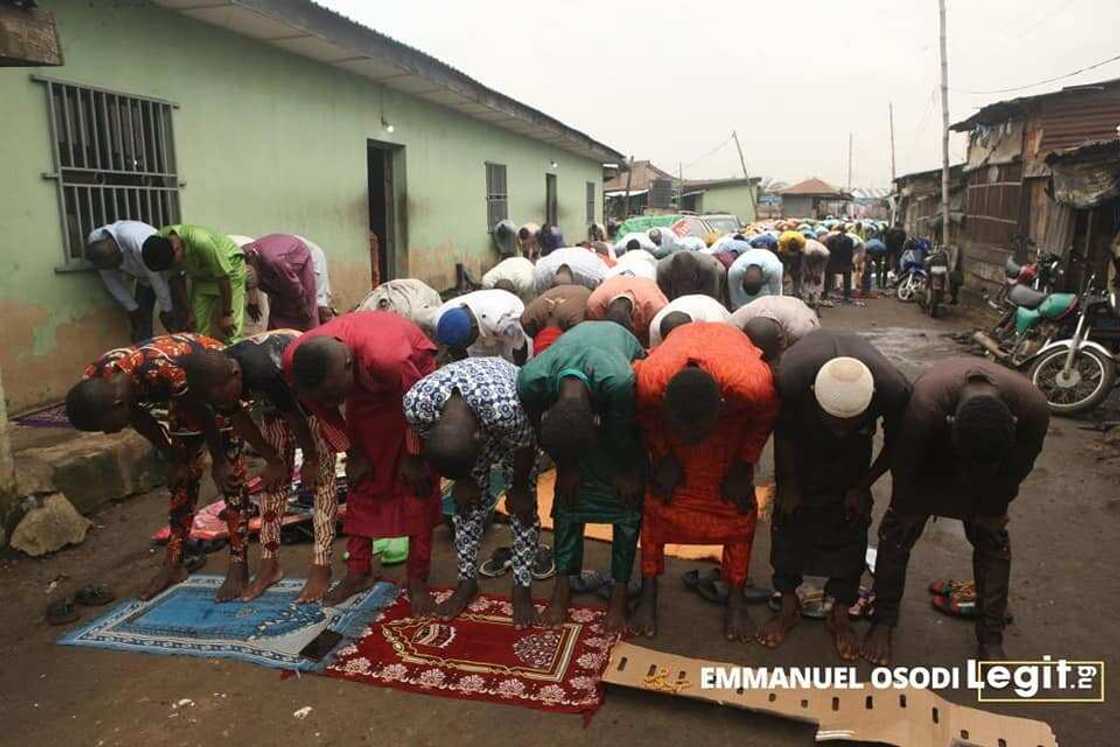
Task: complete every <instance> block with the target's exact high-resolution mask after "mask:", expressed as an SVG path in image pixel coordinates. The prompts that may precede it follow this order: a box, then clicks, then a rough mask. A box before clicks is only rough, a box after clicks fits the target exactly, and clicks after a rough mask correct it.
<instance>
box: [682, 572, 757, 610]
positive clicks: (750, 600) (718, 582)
mask: <svg viewBox="0 0 1120 747" xmlns="http://www.w3.org/2000/svg"><path fill="white" fill-rule="evenodd" d="M681 580H682V581H683V582H684V585H685V588H686V589H689V590H690V591H695V592H696V593H697V594H699V595H700V596H701V597H703V598H704V599H706V600H707V601H709V602H711V603H712V604H727V600H728V599H729V598H730V597H731V585H730V584H728V583H727V582H726V581H724V580H723V578H722V574H721V572H720V569H719V568H718V567H716V568H710V569H708V571H706V572H705V573H701V572H700V571H698V570H691V571H685V572H684V574H683V575H682V576H681ZM770 595H771V591H770V589H763V588H761V587H758V586H755V585H754V584H752V583H751V582H750V581H747V583H746V585H745V586H744V587H743V597H744V598H745V599H746V601H747V604H762V603H763V602H765V601H767V600H768V599H770Z"/></svg>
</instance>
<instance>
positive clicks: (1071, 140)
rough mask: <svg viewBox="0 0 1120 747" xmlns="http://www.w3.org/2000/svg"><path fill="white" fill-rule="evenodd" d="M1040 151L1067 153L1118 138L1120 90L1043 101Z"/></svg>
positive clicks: (1085, 92) (1090, 92)
mask: <svg viewBox="0 0 1120 747" xmlns="http://www.w3.org/2000/svg"><path fill="white" fill-rule="evenodd" d="M1039 120H1040V125H1041V127H1042V141H1041V142H1040V143H1039V151H1040V152H1046V151H1053V150H1064V149H1066V148H1073V147H1076V146H1079V145H1081V144H1083V143H1086V142H1093V141H1097V140H1108V139H1113V138H1116V137H1118V133H1117V131H1116V128H1117V126H1118V125H1120V89H1118V90H1111V91H1082V92H1077V93H1075V94H1073V95H1069V96H1063V97H1062V98H1060V99H1058V98H1054V99H1048V100H1046V101H1044V102H1042V105H1041V111H1040V112H1039Z"/></svg>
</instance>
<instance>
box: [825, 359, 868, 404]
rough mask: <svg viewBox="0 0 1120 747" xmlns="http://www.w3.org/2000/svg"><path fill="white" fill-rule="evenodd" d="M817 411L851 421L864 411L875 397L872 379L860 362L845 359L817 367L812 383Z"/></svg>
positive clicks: (831, 361) (834, 360) (866, 368)
mask: <svg viewBox="0 0 1120 747" xmlns="http://www.w3.org/2000/svg"><path fill="white" fill-rule="evenodd" d="M813 393H814V394H816V396H817V402H818V403H819V404H820V406H821V409H822V410H824V411H825V412H827V413H828V414H829V415H831V416H833V417H835V418H854V417H856V416H858V415H862V414H863V413H864V412H866V411H867V408H868V406H869V405H870V404H871V397H872V395H874V394H875V379H874V378H872V376H871V370H870V369H869V368H868V367H867V366H865V365H864V364H863V362H862V361H859V360H856V359H855V358H849V357H847V356H840V357H839V358H833V359H832V360H830V361H829V362H828V363H826V364H824V365H823V366H821V370H820V371H818V372H817V379H816V381H815V382H813Z"/></svg>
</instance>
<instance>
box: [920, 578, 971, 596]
mask: <svg viewBox="0 0 1120 747" xmlns="http://www.w3.org/2000/svg"><path fill="white" fill-rule="evenodd" d="M962 592H968V593H971V594H973V595H975V594H976V584H975V583H974V582H972V581H954V580H953V579H951V578H940V579H937V580H936V581H930V582H929V593H930V594H935V595H937V596H939V597H950V596H956V595H958V594H960V593H962Z"/></svg>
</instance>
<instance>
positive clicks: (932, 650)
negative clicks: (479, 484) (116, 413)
mask: <svg viewBox="0 0 1120 747" xmlns="http://www.w3.org/2000/svg"><path fill="white" fill-rule="evenodd" d="M961 319H962V315H961V314H960V312H959V311H958V310H954V311H953V313H952V314H951V315H950V317H949V318H948V319H946V320H938V321H936V322H931V321H929V320H928V319H927V318H925V317H923V316H922V315H920V314H919V313H918V310H917V309H916V307H914V306H905V305H901V304H899V303H897V302H895V301H893V300H879V301H872V302H869V304H868V306H866V307H843V308H837V309H830V310H828V311H827V312H826V315H825V318H824V323H825V325H826V326H829V327H836V328H847V329H852V330H856V331H859V332H861V333H864V334H867V335H868V336H869V337H870V338H871V339H872V340H873V341H874V342H875V343H876V344H877V345H879V346H880V347H881V348H882V349H883V350H884V352H885V353H886V354H887V355H888V356H889V357H890V358H891V359H892V360H894V361H896V362H897V363H898V365H900V366H901V367H902V368H903V370H904V371H905V372H906V373H907V374H908V375H916V374H917V373H918V372H920V370H921V369H922V368H924V367H925V366H927V365H929V364H930V363H931V362H933V361H935V360H937V359H938V358H941V357H944V356H949V355H956V354H959V353H960V352H961V350H962V349H961V348H960V347H959V346H958V345H957V344H956V343H955V342H954V341H953V339H952V338H951V337H949V336H948V335H950V334H952V333H956V332H960V331H961V330H962V329H964V328H966V327H968V326H969V324H968V323H965V322H962V320H961ZM1084 424H1085V423H1084V422H1083V421H1074V420H1061V419H1058V420H1055V421H1054V422H1053V425H1052V427H1051V431H1050V434H1049V436H1048V438H1047V443H1046V448H1045V450H1044V452H1043V454H1042V456H1041V457H1040V459H1039V461H1038V464H1037V467H1036V469H1035V472H1034V474H1033V475H1032V476H1031V477H1030V479H1029V480H1028V481H1027V483H1026V484H1025V485H1024V488H1023V490H1022V493H1021V494H1020V496H1019V498H1018V499H1017V500H1016V501H1015V503H1014V504H1013V505H1012V509H1011V517H1012V518H1011V524H1010V527H1009V529H1010V532H1011V536H1012V545H1013V548H1014V550H1013V554H1014V561H1013V569H1012V594H1011V607H1012V610H1013V612H1014V614H1015V622H1014V624H1013V625H1012V626H1010V627H1009V628H1008V633H1007V645H1006V648H1007V651H1008V653H1009V654H1011V655H1012V657H1013V658H1019V659H1034V658H1039V657H1041V656H1042V655H1046V654H1049V655H1053V656H1055V657H1067V658H1073V659H1103V660H1106V661H1108V662H1109V664H1110V671H1112V672H1115V671H1117V670H1116V669H1115V665H1116V663H1117V654H1116V652H1117V650H1120V629H1118V627H1117V626H1116V624H1115V621H1116V619H1117V617H1118V616H1120V601H1118V599H1117V596H1116V595H1115V593H1114V592H1113V591H1110V590H1113V589H1115V568H1116V565H1117V561H1118V560H1120V556H1118V554H1117V549H1116V548H1117V529H1118V524H1120V491H1117V489H1116V484H1117V480H1118V478H1120V459H1117V458H1116V457H1115V456H1112V457H1110V458H1103V457H1105V456H1106V455H1109V454H1112V453H1113V452H1106V451H1102V450H1101V449H1100V448H1099V443H1100V440H1101V437H1100V435H1099V434H1097V433H1093V432H1088V431H1085V430H1082V429H1081V426H1082V425H1084ZM769 460H770V456H769V453H767V455H766V456H765V457H764V464H763V465H762V469H761V470H760V476H761V477H762V478H763V479H765V478H766V477H768V475H769V474H770V473H771V471H772V467H771V465H770V462H769ZM875 495H876V519H877V518H878V516H880V515H881V513H882V511H883V509H884V508H885V504H886V502H887V499H888V496H889V477H887V478H884V479H883V480H882V481H880V483H879V484H878V485H877V486H876V489H875ZM165 509H166V505H165V498H164V497H163V496H162V495H160V494H158V493H157V494H151V495H146V496H141V497H138V498H135V499H132V500H129V501H127V502H126V503H123V504H120V505H116V506H113V507H111V508H109V509H107V510H105V511H103V512H101V513H100V514H98V515H97V516H95V517H94V521H95V522H96V525H97V527H96V529H95V531H93V532H92V533H91V535H90V537H89V538H88V539H87V540H86V542H85V543H84V544H83V545H81V546H79V547H75V548H71V549H68V550H65V551H63V552H60V553H58V554H56V555H54V556H52V557H49V558H46V559H42V560H31V559H27V558H8V559H6V560H3V561H0V588H3V589H4V593H3V600H4V603H3V604H2V605H0V662H2V666H0V724H2V726H3V729H2V731H0V743H3V744H28V743H42V744H78V745H141V744H148V745H218V744H282V743H283V744H311V745H318V744H322V745H343V744H345V745H351V744H365V743H369V744H386V743H387V744H394V745H412V744H420V745H425V744H433V745H434V744H443V745H446V744H497V743H504V744H528V745H567V744H572V745H576V744H579V745H583V744H587V743H588V741H589V740H592V741H594V742H595V743H613V744H625V745H630V744H650V745H662V744H684V743H694V744H695V743H702V744H721V743H727V744H736V745H768V746H769V745H774V746H778V745H808V744H811V743H812V734H813V729H812V727H810V726H807V725H804V724H798V723H794V722H790V721H783V720H780V719H776V718H771V717H766V716H759V715H754V714H750V713H746V712H741V711H735V710H733V709H730V708H722V707H719V706H714V705H705V704H700V703H696V702H690V701H686V700H684V699H680V698H673V697H669V696H659V695H654V694H650V693H645V692H636V691H628V690H624V689H617V688H609V689H608V692H607V695H606V703H605V705H604V706H603V708H602V709H601V710H600V711H599V713H598V714H597V715H596V716H595V717H594V719H593V720H592V721H591V723H590V725H589V726H588V727H587V728H586V729H585V728H584V727H583V725H582V722H581V720H580V718H579V717H576V716H560V715H551V714H542V713H539V712H536V711H531V710H526V709H521V708H514V707H509V706H498V705H491V704H486V703H476V702H467V701H458V700H448V699H442V698H435V697H427V696H423V695H416V694H410V693H404V692H400V691H395V690H388V689H380V688H376V687H369V686H363V685H358V684H352V683H346V682H340V681H337V680H329V679H325V678H320V677H302V678H294V677H293V678H290V679H287V680H281V679H280V676H279V675H278V674H277V672H275V671H273V670H267V669H261V668H258V667H254V666H251V665H247V664H240V663H234V662H223V661H219V660H202V659H188V658H177V657H155V656H142V655H131V654H121V653H112V652H103V651H94V650H90V649H72V648H63V647H59V646H56V645H54V643H53V641H54V640H55V639H56V638H57V637H58V636H59V635H60V634H61V632H62V630H60V629H58V628H50V627H48V626H47V625H46V624H45V623H44V622H43V621H42V613H43V607H44V605H45V603H46V601H47V599H48V598H49V596H48V589H50V588H52V587H51V583H52V581H56V587H55V589H54V592H55V593H61V592H63V591H66V590H73V589H75V588H77V586H79V585H80V584H83V583H88V582H103V583H108V584H110V585H112V587H113V588H114V590H115V591H116V593H117V594H118V595H119V596H122V597H123V596H128V595H132V594H135V593H136V591H137V590H138V589H139V588H140V585H141V584H142V582H143V581H144V579H146V578H147V577H148V576H149V575H150V574H151V573H152V572H153V571H154V569H155V568H156V566H157V564H158V562H159V559H160V555H159V554H158V553H154V552H152V551H151V550H150V548H149V545H148V542H147V539H146V538H147V537H148V536H149V535H150V534H151V532H152V531H153V530H154V529H155V528H157V527H158V526H159V525H160V524H161V522H163V520H164V512H165ZM438 532H439V533H438V535H437V541H436V554H435V560H434V581H435V582H436V583H444V584H450V583H452V582H453V580H454V559H453V555H452V552H451V548H450V545H449V542H448V540H447V536H446V534H445V533H444V530H442V529H441V530H438ZM545 541H546V542H551V537H550V536H549V535H548V534H547V533H546V535H545ZM498 544H508V533H507V530H506V529H505V528H503V527H496V528H494V529H493V530H491V532H490V533H489V535H488V536H487V539H486V545H485V547H484V552H489V551H490V550H491V549H492V548H493V547H495V546H497V545H498ZM769 546H770V543H769V533H768V527H767V526H766V525H763V526H761V527H760V531H759V533H758V535H757V538H756V542H755V548H754V553H753V558H752V563H753V571H752V574H751V575H752V577H753V578H754V579H755V580H756V581H758V582H759V583H767V582H768V580H769V563H768V556H769ZM309 555H310V553H309V548H308V547H307V546H297V547H292V548H289V549H287V550H286V551H285V554H284V559H285V561H286V566H287V569H288V571H289V572H290V573H291V574H293V575H299V574H300V571H301V568H302V567H303V566H304V564H305V563H307V562H308V560H309ZM608 557H609V552H608V547H607V546H606V545H604V544H602V543H598V542H588V548H587V553H586V558H587V560H586V562H587V564H588V566H589V567H590V566H594V567H599V568H605V567H606V566H607V563H608ZM223 562H224V559H223V558H222V556H220V555H215V556H211V559H210V562H209V565H208V567H207V571H209V572H220V571H221V570H222V566H223ZM697 566H698V564H696V563H689V562H682V561H678V560H672V559H671V560H670V561H669V563H668V571H667V574H666V577H665V580H664V582H663V584H662V596H661V632H660V635H659V636H658V637H657V638H656V639H654V640H653V641H652V642H650V643H649V645H651V646H653V647H655V648H659V649H662V650H665V651H672V652H675V653H680V654H684V655H689V656H698V657H704V658H709V659H717V660H724V661H729V662H735V663H738V664H745V665H754V666H770V667H773V666H782V665H814V664H836V663H838V662H837V659H836V657H835V655H834V653H833V649H832V646H831V643H830V640H829V638H828V636H827V634H826V632H825V629H824V627H823V625H821V624H820V623H817V622H813V621H805V622H804V623H803V624H802V625H800V626H799V627H798V628H797V629H796V630H795V631H794V632H793V633H792V635H791V637H790V639H789V640H788V642H787V643H786V645H784V646H783V647H782V648H781V649H779V650H777V651H769V650H766V649H763V648H761V647H760V646H758V645H757V644H753V645H749V646H744V645H735V644H730V643H727V642H725V641H724V640H722V638H721V635H720V631H721V627H720V610H719V609H718V608H716V607H713V606H711V605H710V604H708V603H707V602H704V601H703V600H701V599H700V598H699V597H697V596H695V595H693V594H691V593H689V592H687V591H685V590H684V589H683V586H682V585H681V584H680V581H679V579H680V575H681V573H682V572H684V571H685V570H688V569H690V568H693V567H697ZM910 568H911V572H910V583H909V585H908V587H907V592H906V597H905V599H904V602H903V609H902V615H903V617H902V622H901V626H900V628H899V629H898V631H897V636H896V639H895V646H896V659H897V663H898V664H901V665H919V664H930V665H958V664H960V663H962V662H963V660H964V659H966V658H967V657H969V656H970V655H972V654H973V651H974V645H973V637H972V630H971V626H970V624H968V623H966V622H962V621H959V620H955V619H950V618H947V617H944V616H942V615H940V614H939V613H937V612H935V611H934V610H932V608H931V607H930V605H929V596H928V594H927V593H926V591H925V586H926V584H927V583H928V582H929V581H930V580H932V579H934V578H940V577H953V578H958V579H959V578H970V577H971V551H970V547H969V545H968V543H967V541H966V540H965V539H964V537H963V532H962V531H961V529H960V523H959V522H953V521H945V520H942V521H937V522H935V523H932V524H931V525H930V526H929V528H928V529H927V531H926V534H925V536H924V537H923V539H922V541H921V542H920V543H919V545H918V547H917V548H916V549H915V552H914V554H913V558H912V562H911V566H910ZM508 583H509V582H508V580H496V581H485V582H484V583H483V588H484V590H485V591H493V592H499V593H501V592H504V591H506V590H507V589H508V587H507V584H508ZM550 591H551V582H545V583H540V584H537V586H536V588H535V592H536V594H537V595H538V596H540V597H546V596H547V595H548V594H549V592H550ZM586 601H587V602H588V603H595V602H594V600H592V599H589V600H586ZM767 614H768V612H767V611H766V610H765V608H755V609H754V616H755V620H756V621H762V620H763V619H765V617H766V616H767ZM90 617H92V614H90V613H87V619H89V618H90ZM860 627H861V629H862V627H863V626H862V625H861V626H860ZM862 668H863V670H864V676H866V672H867V667H866V666H863V667H862ZM1113 680H1115V676H1113ZM1108 694H1109V696H1110V697H1109V701H1110V702H1113V703H1114V702H1115V699H1114V698H1115V687H1114V686H1112V687H1110V688H1109V693H1108ZM948 696H949V697H950V698H951V699H953V700H955V701H956V702H960V703H964V704H969V705H973V704H975V695H974V694H973V693H971V692H963V693H949V694H948ZM182 699H189V700H190V701H192V703H193V705H192V706H186V707H184V708H175V707H173V705H174V704H176V703H178V702H179V701H180V700H182ZM305 706H310V707H311V709H312V710H311V712H310V714H309V715H308V716H307V717H306V718H305V719H303V720H298V719H296V718H295V717H294V716H293V715H292V714H293V712H294V711H296V710H297V709H300V708H302V707H305ZM994 708H995V709H997V710H999V711H1001V712H1004V713H1008V714H1012V715H1020V716H1028V717H1032V718H1039V719H1043V720H1047V721H1049V722H1050V723H1051V724H1052V726H1053V727H1054V730H1055V732H1056V733H1057V735H1058V738H1059V740H1060V742H1061V743H1062V744H1063V745H1105V744H1115V743H1116V737H1115V735H1116V733H1117V730H1118V729H1120V717H1118V714H1117V711H1116V709H1115V707H1110V706H1108V705H1046V704H1035V705H1004V706H994Z"/></svg>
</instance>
